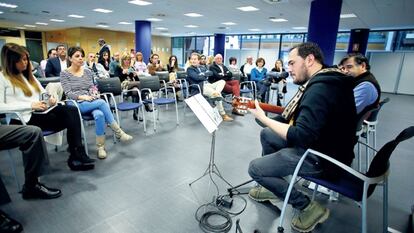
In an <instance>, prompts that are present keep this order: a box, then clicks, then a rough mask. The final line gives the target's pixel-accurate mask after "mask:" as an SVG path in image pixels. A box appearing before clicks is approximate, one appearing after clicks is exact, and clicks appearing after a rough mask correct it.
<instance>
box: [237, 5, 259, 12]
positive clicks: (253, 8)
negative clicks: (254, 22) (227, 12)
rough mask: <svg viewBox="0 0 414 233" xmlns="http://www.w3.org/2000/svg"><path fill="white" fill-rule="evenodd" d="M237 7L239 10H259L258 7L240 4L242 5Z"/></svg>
mask: <svg viewBox="0 0 414 233" xmlns="http://www.w3.org/2000/svg"><path fill="white" fill-rule="evenodd" d="M237 9H239V10H241V11H258V10H259V9H258V8H256V7H254V6H242V7H237Z"/></svg>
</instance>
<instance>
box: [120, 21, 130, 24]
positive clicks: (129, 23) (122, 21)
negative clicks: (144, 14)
mask: <svg viewBox="0 0 414 233" xmlns="http://www.w3.org/2000/svg"><path fill="white" fill-rule="evenodd" d="M118 24H124V25H129V24H132V23H130V22H123V21H122V22H119V23H118Z"/></svg>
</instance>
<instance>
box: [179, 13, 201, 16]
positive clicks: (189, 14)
mask: <svg viewBox="0 0 414 233" xmlns="http://www.w3.org/2000/svg"><path fill="white" fill-rule="evenodd" d="M184 15H185V16H188V17H201V16H203V15H201V14H198V13H187V14H184Z"/></svg>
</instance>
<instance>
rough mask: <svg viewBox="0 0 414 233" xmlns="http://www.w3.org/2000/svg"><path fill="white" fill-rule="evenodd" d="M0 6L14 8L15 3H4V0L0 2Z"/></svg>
mask: <svg viewBox="0 0 414 233" xmlns="http://www.w3.org/2000/svg"><path fill="white" fill-rule="evenodd" d="M0 6H2V7H7V8H16V7H17V5H14V4H9V3H4V2H0Z"/></svg>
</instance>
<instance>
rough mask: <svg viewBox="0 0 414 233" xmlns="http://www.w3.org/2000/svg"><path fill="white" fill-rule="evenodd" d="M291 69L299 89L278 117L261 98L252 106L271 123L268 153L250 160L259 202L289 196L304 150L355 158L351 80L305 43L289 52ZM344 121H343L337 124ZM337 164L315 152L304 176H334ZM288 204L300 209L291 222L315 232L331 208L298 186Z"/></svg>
mask: <svg viewBox="0 0 414 233" xmlns="http://www.w3.org/2000/svg"><path fill="white" fill-rule="evenodd" d="M288 64H289V72H290V74H291V76H292V78H293V82H294V83H295V84H298V85H301V87H300V88H299V91H298V92H297V93H296V95H295V96H294V97H293V99H292V100H291V101H290V102H289V103H288V105H287V107H286V108H285V111H284V112H283V113H282V114H281V115H280V116H278V118H276V119H275V120H273V119H271V118H268V117H267V116H266V115H265V113H264V111H263V110H262V109H261V108H260V106H259V104H258V103H257V102H256V109H250V111H251V112H252V113H253V114H254V116H255V117H256V118H257V119H258V120H259V121H260V122H261V123H263V124H264V125H266V126H267V127H266V128H264V129H262V131H261V135H260V140H261V144H262V150H263V156H262V157H261V158H257V159H255V160H253V161H251V163H250V165H249V174H250V176H251V177H252V178H253V179H254V180H255V181H256V182H257V183H259V184H260V185H261V186H262V187H257V188H253V189H252V190H250V192H249V196H250V197H251V198H252V199H254V200H256V201H271V202H275V201H277V199H278V198H281V199H283V198H284V197H285V195H286V192H287V189H288V186H289V183H288V182H287V181H286V180H285V177H286V176H288V175H292V174H293V172H294V170H295V167H296V165H297V163H298V162H299V160H300V158H301V157H302V155H303V153H304V152H305V151H306V150H307V149H308V148H312V149H315V150H318V151H320V152H322V153H324V154H327V155H329V156H331V157H332V158H334V159H336V160H338V161H340V162H342V163H344V164H347V165H350V164H351V162H352V160H353V158H354V152H353V149H354V144H355V140H354V138H355V137H354V136H355V130H356V109H355V101H354V96H353V90H352V89H353V83H352V79H351V78H350V77H348V76H345V75H344V74H342V73H340V72H338V71H337V70H336V69H323V55H322V51H321V50H320V48H319V47H318V45H316V44H314V43H302V44H299V45H296V46H294V47H293V48H292V49H291V50H290V52H289V62H288ZM338 122H340V124H339V123H338ZM336 172H337V168H336V167H335V166H333V165H331V164H330V163H329V162H327V161H325V160H321V159H319V157H316V156H315V155H309V156H308V157H307V159H306V160H305V162H304V164H303V166H302V168H301V170H300V172H299V175H307V176H321V175H325V176H329V177H335V176H334V175H332V174H337V173H336ZM289 204H291V205H292V207H293V208H295V209H297V210H298V212H297V214H296V215H295V216H294V217H293V219H292V222H291V226H292V228H293V229H295V230H297V231H300V232H310V231H312V230H313V229H314V228H315V226H316V225H317V224H318V223H322V222H324V221H325V220H326V219H327V218H328V217H329V210H328V209H327V208H325V207H323V206H321V205H320V204H319V203H318V202H316V201H311V200H310V199H309V197H308V196H306V195H305V194H303V193H302V192H300V191H298V190H296V189H293V190H292V193H291V195H290V199H289Z"/></svg>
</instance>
